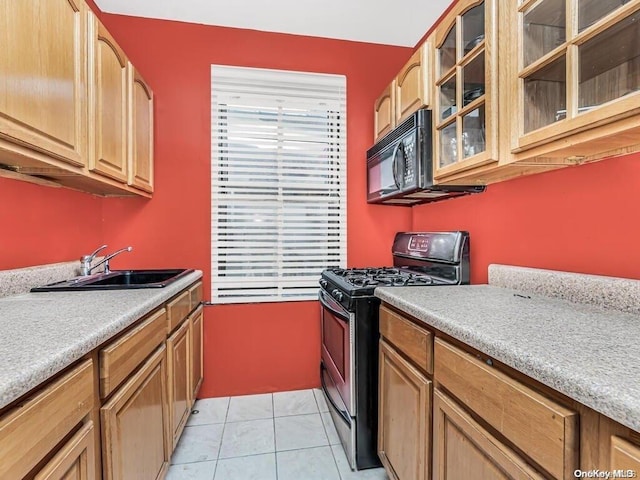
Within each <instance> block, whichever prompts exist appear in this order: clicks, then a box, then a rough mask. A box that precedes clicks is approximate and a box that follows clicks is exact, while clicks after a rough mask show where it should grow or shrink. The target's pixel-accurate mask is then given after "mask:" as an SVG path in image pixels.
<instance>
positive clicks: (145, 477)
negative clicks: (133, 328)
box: [100, 346, 169, 480]
mask: <svg viewBox="0 0 640 480" xmlns="http://www.w3.org/2000/svg"><path fill="white" fill-rule="evenodd" d="M166 379H167V360H166V348H165V347H164V346H161V347H160V348H159V349H158V350H156V352H155V353H154V354H153V355H152V356H151V357H150V358H149V359H148V360H147V361H146V362H145V363H144V365H143V366H142V367H141V368H140V369H139V370H138V371H137V372H136V373H135V374H134V375H133V376H132V377H131V378H130V379H129V380H128V381H127V382H126V383H125V384H124V385H123V386H122V387H120V389H118V390H117V391H116V393H115V394H114V395H113V397H111V399H110V400H109V401H108V402H107V403H106V404H105V405H104V406H103V407H102V408H101V409H100V416H101V420H102V461H103V473H104V478H105V480H130V479H133V478H135V479H136V480H156V479H161V478H164V475H165V473H166V470H167V467H168V465H169V451H168V450H169V448H168V441H169V439H168V438H167V429H166V426H167V423H168V420H169V417H168V404H167V388H166Z"/></svg>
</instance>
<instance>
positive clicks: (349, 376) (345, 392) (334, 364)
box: [319, 289, 356, 417]
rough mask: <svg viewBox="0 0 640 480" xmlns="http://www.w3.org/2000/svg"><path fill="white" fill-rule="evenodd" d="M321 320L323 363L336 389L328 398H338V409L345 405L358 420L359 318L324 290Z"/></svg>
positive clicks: (330, 391) (336, 400) (321, 301)
mask: <svg viewBox="0 0 640 480" xmlns="http://www.w3.org/2000/svg"><path fill="white" fill-rule="evenodd" d="M319 297H320V309H321V311H320V318H321V322H322V349H321V356H322V363H323V365H324V368H325V369H326V371H327V374H328V375H329V376H330V377H331V380H332V383H333V385H334V386H335V387H334V388H332V389H330V390H329V391H328V392H327V394H328V395H332V394H333V395H334V396H335V394H336V393H337V395H338V396H339V397H340V398H339V399H337V398H335V399H333V402H332V403H334V404H335V405H340V404H343V405H345V407H346V409H347V415H348V416H350V417H355V415H356V411H355V398H354V392H353V381H355V376H354V372H353V367H354V366H353V362H352V359H353V358H354V353H353V349H354V340H355V339H354V319H355V315H354V314H353V313H351V312H349V311H347V310H346V309H345V308H344V307H343V306H342V305H340V304H339V303H338V302H336V301H335V300H334V299H333V298H331V296H330V295H329V294H328V293H327V292H326V291H325V290H324V289H320V295H319Z"/></svg>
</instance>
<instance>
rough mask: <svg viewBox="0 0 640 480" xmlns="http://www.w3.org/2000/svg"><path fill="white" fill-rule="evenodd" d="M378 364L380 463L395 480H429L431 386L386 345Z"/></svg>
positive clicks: (381, 346)
mask: <svg viewBox="0 0 640 480" xmlns="http://www.w3.org/2000/svg"><path fill="white" fill-rule="evenodd" d="M379 361H380V378H379V421H378V455H379V456H380V460H381V461H382V463H383V464H384V466H385V468H386V470H387V472H388V473H389V475H390V476H391V477H392V478H394V479H396V480H428V479H430V478H431V477H430V475H429V462H430V454H429V452H430V448H431V442H430V441H429V432H430V426H429V422H430V417H431V382H430V381H429V380H428V379H427V378H426V377H425V376H424V375H422V374H421V373H420V372H419V371H418V370H417V369H416V368H415V367H414V366H412V365H411V364H410V363H409V362H408V361H406V360H405V359H404V358H402V357H401V356H400V355H399V354H398V353H397V352H396V351H395V350H394V349H393V348H392V347H391V346H389V345H388V344H387V343H386V342H384V341H380V360H379ZM461 478H462V477H461ZM467 478H471V477H467Z"/></svg>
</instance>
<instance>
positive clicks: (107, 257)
mask: <svg viewBox="0 0 640 480" xmlns="http://www.w3.org/2000/svg"><path fill="white" fill-rule="evenodd" d="M131 250H133V247H131V246H129V247H124V248H121V249H120V250H117V251H115V252H113V253H111V254H109V255H107V256H106V257H104V258H103V259H102V260H100V261H99V262H98V263H96V264H95V265H94V266H92V267H90V268H89V272H88V273H89V274H90V273H91V272H92V271H93V269H95V268H97V267H99V266H100V265H102V264H103V263H104V273H109V272H110V271H111V270H110V269H109V260H111V259H112V258H113V257H115V256H116V255H120V254H121V253H124V252H130V251H131Z"/></svg>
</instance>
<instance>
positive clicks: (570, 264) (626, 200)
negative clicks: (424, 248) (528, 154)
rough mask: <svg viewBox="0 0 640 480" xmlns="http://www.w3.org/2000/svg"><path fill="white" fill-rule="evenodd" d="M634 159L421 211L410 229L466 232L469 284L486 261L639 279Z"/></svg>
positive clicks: (639, 178)
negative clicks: (470, 270) (470, 274)
mask: <svg viewBox="0 0 640 480" xmlns="http://www.w3.org/2000/svg"><path fill="white" fill-rule="evenodd" d="M639 209H640V154H634V155H628V156H625V157H620V158H611V159H607V160H604V161H602V162H598V163H592V164H588V165H581V166H576V167H568V168H565V169H562V170H556V171H553V172H548V173H543V174H540V175H533V176H530V177H525V178H520V179H515V180H511V181H508V182H503V183H498V184H495V185H490V186H489V187H488V190H487V191H486V192H485V193H482V194H480V195H477V196H473V197H465V198H458V199H453V200H445V201H443V202H441V203H433V204H430V205H428V204H427V205H421V206H418V207H415V208H414V209H413V210H414V212H413V228H414V229H416V230H449V229H461V230H468V231H469V232H470V234H471V263H472V265H471V267H472V279H471V280H472V283H486V281H487V268H488V266H489V264H491V263H502V264H509V265H523V266H528V267H536V268H548V269H552V270H565V271H569V272H581V273H592V274H597V275H612V276H618V277H628V278H637V279H640V249H638V248H637V243H638V242H637V241H636V238H637V237H638V235H640V222H639V220H640V213H639Z"/></svg>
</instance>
